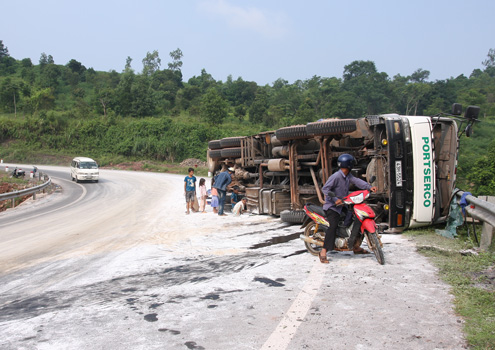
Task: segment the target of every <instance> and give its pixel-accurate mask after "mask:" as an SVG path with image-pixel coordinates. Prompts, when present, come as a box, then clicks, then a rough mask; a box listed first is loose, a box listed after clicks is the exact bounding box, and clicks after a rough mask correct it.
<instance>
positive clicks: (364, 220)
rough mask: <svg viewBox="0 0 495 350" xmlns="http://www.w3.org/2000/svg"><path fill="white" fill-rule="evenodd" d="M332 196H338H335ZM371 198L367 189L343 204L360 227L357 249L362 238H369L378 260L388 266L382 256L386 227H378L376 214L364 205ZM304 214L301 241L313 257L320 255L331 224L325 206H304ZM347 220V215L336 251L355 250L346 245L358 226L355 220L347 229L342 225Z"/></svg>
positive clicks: (351, 196)
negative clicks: (326, 231) (382, 234)
mask: <svg viewBox="0 0 495 350" xmlns="http://www.w3.org/2000/svg"><path fill="white" fill-rule="evenodd" d="M329 195H330V196H335V195H334V194H333V193H330V194H329ZM369 196H370V191H368V190H362V191H355V192H352V193H350V194H348V195H347V196H346V197H344V198H343V199H342V201H343V203H344V204H345V205H348V206H349V208H350V209H351V210H352V212H353V214H354V215H355V217H357V218H358V220H359V223H360V224H361V227H360V230H359V233H360V236H359V238H357V239H356V244H357V246H359V245H361V243H362V241H363V238H366V243H367V244H368V247H369V248H370V249H371V250H372V251H373V253H374V254H375V257H376V260H378V262H379V263H380V264H381V265H383V264H385V258H384V256H383V250H382V248H383V244H382V242H381V239H380V237H381V233H383V230H384V229H385V227H384V226H383V225H377V224H376V222H375V216H376V215H375V212H374V211H373V209H371V208H370V207H369V206H368V205H367V204H366V203H364V201H365V200H366V199H367V198H368V197H369ZM304 211H305V212H306V218H305V219H304V222H303V224H302V226H301V228H304V234H302V235H301V236H300V238H301V239H302V240H303V241H304V244H305V245H306V248H307V249H308V251H309V252H310V253H311V254H313V255H318V254H319V253H320V250H321V248H322V247H323V242H324V241H325V229H327V228H328V227H329V226H330V225H329V223H328V221H327V219H326V216H325V213H324V211H323V208H322V207H320V206H318V205H315V204H312V203H309V204H306V205H305V206H304ZM344 219H345V216H341V218H340V221H339V228H338V229H337V235H336V237H335V250H339V251H352V250H353V247H349V246H348V244H347V243H348V240H349V237H350V235H351V232H352V227H353V225H356V221H355V220H354V221H353V223H352V224H351V225H350V226H347V227H346V226H345V225H344V224H343V223H344Z"/></svg>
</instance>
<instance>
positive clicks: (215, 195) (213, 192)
mask: <svg viewBox="0 0 495 350" xmlns="http://www.w3.org/2000/svg"><path fill="white" fill-rule="evenodd" d="M210 205H211V207H212V208H213V213H214V214H217V213H218V191H217V189H216V188H214V187H212V188H211V204H210Z"/></svg>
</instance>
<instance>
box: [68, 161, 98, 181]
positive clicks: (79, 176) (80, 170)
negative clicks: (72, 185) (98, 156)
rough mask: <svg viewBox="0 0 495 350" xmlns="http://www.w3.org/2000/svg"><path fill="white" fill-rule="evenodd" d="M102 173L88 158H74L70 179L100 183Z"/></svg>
mask: <svg viewBox="0 0 495 350" xmlns="http://www.w3.org/2000/svg"><path fill="white" fill-rule="evenodd" d="M99 177H100V173H99V171H98V164H96V162H95V161H94V160H93V159H91V158H86V157H77V158H74V159H73V160H72V162H71V164H70V178H71V180H72V181H74V180H75V181H76V182H79V181H94V182H98V180H99Z"/></svg>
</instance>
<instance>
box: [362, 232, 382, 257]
mask: <svg viewBox="0 0 495 350" xmlns="http://www.w3.org/2000/svg"><path fill="white" fill-rule="evenodd" d="M365 232H366V238H367V241H368V246H369V247H370V249H371V250H372V251H373V253H374V254H375V257H376V260H378V262H379V263H380V265H384V264H385V257H384V256H383V250H382V245H381V242H380V239H379V238H378V235H377V234H376V232H368V231H365Z"/></svg>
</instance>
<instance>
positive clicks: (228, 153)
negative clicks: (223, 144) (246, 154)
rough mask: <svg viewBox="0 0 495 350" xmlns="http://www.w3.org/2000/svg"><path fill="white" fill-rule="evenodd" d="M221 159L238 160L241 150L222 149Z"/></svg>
mask: <svg viewBox="0 0 495 350" xmlns="http://www.w3.org/2000/svg"><path fill="white" fill-rule="evenodd" d="M221 154H222V158H239V157H240V156H241V148H240V147H234V148H223V149H221Z"/></svg>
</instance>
